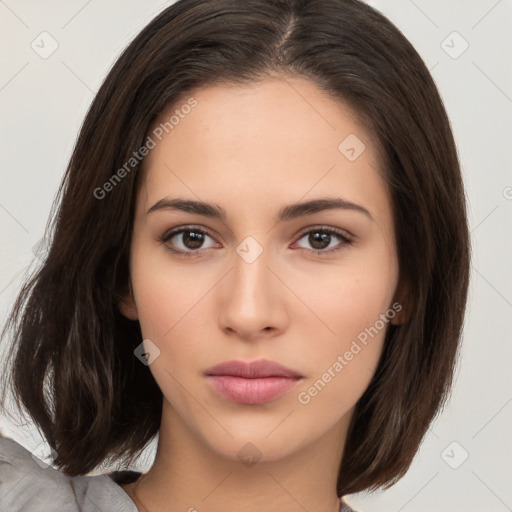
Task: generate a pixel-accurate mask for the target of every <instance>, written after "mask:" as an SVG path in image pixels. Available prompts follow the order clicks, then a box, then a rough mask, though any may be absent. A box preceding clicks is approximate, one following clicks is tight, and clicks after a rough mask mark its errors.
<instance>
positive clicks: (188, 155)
mask: <svg viewBox="0 0 512 512" xmlns="http://www.w3.org/2000/svg"><path fill="white" fill-rule="evenodd" d="M60 193H61V195H60V198H59V206H58V211H57V213H56V216H55V223H54V226H53V231H52V234H51V244H50V249H49V252H48V255H47V258H46V260H45V261H44V263H43V265H42V267H41V269H40V270H39V271H38V272H37V273H36V274H35V275H34V277H33V278H32V279H31V281H30V282H28V283H27V284H26V285H25V286H24V288H23V289H22V291H21V294H20V296H19V298H18V301H17V303H16V305H15V308H14V310H13V314H12V316H11V318H10V322H9V324H8V325H7V330H9V331H11V332H12V339H13V351H12V352H11V354H12V355H11V357H10V362H11V363H12V374H11V380H12V390H13V392H14V396H15V398H16V399H17V401H18V403H19V404H20V406H23V407H24V408H25V409H26V410H27V411H28V412H29V414H30V416H31V418H33V420H34V421H35V422H36V424H37V425H38V426H39V427H40V429H41V431H42V432H43V434H44V436H45V438H46V440H47V441H48V443H49V444H50V446H51V447H52V449H53V450H55V459H54V461H53V464H54V466H55V468H57V469H59V470H60V471H57V469H53V468H41V467H40V465H39V464H38V463H37V461H34V460H32V458H31V457H30V456H29V454H28V452H26V450H24V449H23V448H22V447H21V446H19V445H17V443H14V441H12V440H8V439H6V438H4V439H3V440H2V441H1V443H0V481H3V482H4V483H3V484H2V487H0V489H2V490H0V505H2V506H5V507H6V510H11V509H12V510H16V507H18V509H19V508H21V505H22V504H23V506H25V505H26V503H29V504H30V505H31V506H32V507H33V508H34V509H37V510H54V509H58V510H60V508H58V507H57V508H55V506H56V505H55V503H56V500H60V501H59V506H60V507H62V508H61V509H62V510H78V509H80V508H79V507H82V508H81V509H84V510H88V509H90V510H97V509H100V510H132V511H135V510H141V511H149V512H157V511H164V510H207V511H217V510H223V511H228V512H229V511H230V510H235V509H236V510H238V509H239V508H240V506H243V507H244V509H245V510H266V511H273V510H280V511H282V510H286V511H295V510H297V511H298V510H304V509H305V510H309V511H318V512H319V511H331V510H332V511H333V512H334V511H336V510H350V508H349V506H348V505H347V504H346V502H344V500H343V497H344V496H345V495H347V494H350V493H355V492H359V491H363V490H366V489H376V488H379V487H386V486H389V485H392V484H393V483H395V482H396V481H397V480H398V479H399V478H400V477H401V476H403V475H404V474H405V472H406V471H407V469H408V467H409V465H410V463H411V461H412V459H413V457H414V455H415V453H416V451H417V449H418V446H419V444H420V443H421V440H422V439H423V437H424V435H425V432H426V431H427V429H428V426H429V424H430V422H431V421H432V419H433V417H434V416H435V415H436V413H437V412H438V411H439V409H440V407H441V406H442V404H443V402H444V400H445V398H446V395H447V392H448V390H449V388H450V384H451V380H452V374H453V368H454V364H455V360H456V355H457V351H458V346H459V341H460V336H461V328H462V322H463V317H464V308H465V303H466V294H467V288H468V274H469V244H468V229H467V221H466V210H465V199H464V190H463V184H462V180H461V175H460V169H459V164H458V160H457V155H456V150H455V145H454V141H453V137H452V134H451V131H450V126H449V122H448V119H447V116H446V112H445V110H444V107H443V104H442V101H441V99H440V97H439V94H438V92H437V90H436V87H435V85H434V83H433V80H432V78H431V76H430V74H429V73H428V70H427V69H426V67H425V65H424V64H423V62H422V60H421V58H420V57H419V56H418V54H417V53H416V51H415V50H414V49H413V48H412V46H411V45H410V43H409V42H408V41H407V40H406V39H405V38H404V36H403V35H402V34H401V33H400V32H399V31H398V30H397V29H396V27H394V26H393V25H392V24H391V23H390V22H389V21H388V20H387V19H386V18H385V17H383V16H382V15H381V14H379V13H378V12H376V11H375V10H373V9H372V8H370V7H368V6H367V5H365V4H364V3H361V2H359V1H357V0H322V1H305V0H288V1H286V0H275V1H263V0H250V1H247V2H231V1H228V0H215V1H211V0H210V1H207V0H180V1H178V2H177V3H175V4H173V5H172V6H170V7H169V8H167V9H166V10H165V11H163V12H162V13H161V14H160V15H159V16H157V17H156V18H155V19H154V20H153V21H152V22H151V23H150V24H149V25H148V26H147V27H146V28H145V29H144V30H143V31H142V32H141V33H140V34H139V35H138V36H137V37H136V38H135V40H134V41H133V42H132V43H131V44H130V45H129V47H128V48H127V49H126V50H125V51H124V53H123V54H122V55H121V57H120V58H119V59H118V61H117V62H116V64H115V65H114V67H113V68H112V70H111V72H110V73H109V75H108V76H107V78H106V80H105V82H104V84H103V85H102V87H101V88H100V90H99V92H98V94H97V96H96V98H95V100H94V102H93V104H92V106H91V108H90V111H89V113H88V115H87V117H86V119H85V122H84V125H83V127H82V130H81V132H80V135H79V138H78V142H77V144H76V147H75V150H74V153H73V156H72V158H71V161H70V164H69V167H68V170H67V173H66V175H65V178H64V181H63V185H62V187H61V189H60ZM6 382H7V381H6ZM156 434H158V447H157V453H156V458H155V461H154V464H153V465H152V467H151V469H150V470H149V471H148V472H147V473H145V474H144V475H141V474H140V473H136V472H133V471H132V472H114V473H107V474H104V475H99V476H85V475H87V474H88V473H90V472H91V471H93V470H95V469H97V468H98V467H99V466H100V465H101V464H105V463H106V462H119V461H123V462H124V463H125V464H127V465H128V464H129V463H130V462H131V461H133V460H134V458H135V456H136V455H137V454H139V453H140V451H141V450H142V449H143V448H144V447H145V446H146V445H147V444H148V443H149V442H150V441H151V440H152V439H153V438H154V437H155V435H156ZM2 458H3V460H4V461H6V462H7V463H4V464H3V465H2V463H1V459H2ZM27 475H28V476H27ZM22 477H23V478H22ZM9 482H10V483H9ZM23 482H25V483H23ZM34 482H36V483H37V489H39V490H38V491H37V492H33V491H32V490H31V489H34V488H36V487H34ZM52 506H53V507H54V508H52ZM9 507H10V508H9ZM37 507H39V508H37ZM66 507H67V508H66ZM73 507H75V508H73ZM87 507H89V508H87ZM93 507H96V508H93ZM2 510H3V508H2Z"/></svg>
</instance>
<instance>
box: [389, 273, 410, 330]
mask: <svg viewBox="0 0 512 512" xmlns="http://www.w3.org/2000/svg"><path fill="white" fill-rule="evenodd" d="M395 304H396V307H395V306H394V307H393V309H394V310H395V312H396V314H395V316H394V318H392V319H391V324H392V325H402V324H405V323H407V322H408V321H409V318H410V317H411V313H412V300H411V290H410V286H409V284H408V283H406V282H405V281H402V280H400V283H399V284H398V286H397V289H396V291H395V296H394V298H393V305H395Z"/></svg>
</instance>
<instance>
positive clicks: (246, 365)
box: [205, 359, 303, 379]
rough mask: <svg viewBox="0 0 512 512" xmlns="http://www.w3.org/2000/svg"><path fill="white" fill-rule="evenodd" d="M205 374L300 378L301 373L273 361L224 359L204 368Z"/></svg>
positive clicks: (250, 377)
mask: <svg viewBox="0 0 512 512" xmlns="http://www.w3.org/2000/svg"><path fill="white" fill-rule="evenodd" d="M205 373H206V375H227V376H233V377H243V378H246V379H258V378H264V377H288V378H301V377H303V375H301V374H300V373H297V372H295V371H293V370H291V369H290V368H286V366H283V365H281V364H279V363H276V362H274V361H267V360H266V359H260V360H258V361H226V362H224V363H220V364H217V365H215V366H213V367H212V368H209V369H208V370H206V372H205Z"/></svg>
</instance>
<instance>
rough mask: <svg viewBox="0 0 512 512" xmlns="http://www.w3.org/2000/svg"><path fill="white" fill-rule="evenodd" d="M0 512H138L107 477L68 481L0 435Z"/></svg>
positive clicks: (79, 478)
mask: <svg viewBox="0 0 512 512" xmlns="http://www.w3.org/2000/svg"><path fill="white" fill-rule="evenodd" d="M0 511H1V512H139V511H138V509H137V507H136V506H135V504H134V503H133V501H132V500H131V499H130V497H129V496H128V494H126V493H125V492H124V490H123V489H122V488H121V487H120V486H119V485H118V484H117V483H115V482H114V480H113V479H112V478H111V477H109V476H107V475H98V476H77V477H68V476H66V475H64V474H63V473H61V472H60V471H58V470H56V469H54V468H52V467H51V466H46V467H44V463H43V462H41V461H40V462H39V463H38V462H36V459H34V458H33V457H32V454H31V453H30V452H29V451H28V450H27V449H25V448H24V447H23V446H21V445H20V444H19V443H17V442H16V441H14V440H13V439H10V438H7V437H5V436H2V435H1V434H0Z"/></svg>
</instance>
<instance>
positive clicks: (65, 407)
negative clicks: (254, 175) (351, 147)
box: [4, 0, 470, 496]
mask: <svg viewBox="0 0 512 512" xmlns="http://www.w3.org/2000/svg"><path fill="white" fill-rule="evenodd" d="M279 75H281V76H296V77H303V78H306V79H309V80H311V81H313V82H314V83H316V84H317V85H318V86H319V87H320V88H322V89H323V90H325V91H327V92H328V93H329V94H330V95H332V97H334V98H336V99H338V100H340V101H343V102H346V103H347V104H348V105H350V106H351V107H352V108H353V109H354V110H355V111H356V112H357V113H358V114H359V115H360V116H361V119H362V120H363V121H364V122H365V123H366V124H367V126H368V128H369V129H370V130H371V131H372V133H373V134H375V135H376V138H377V140H378V141H379V142H380V144H381V146H382V148H383V153H384V161H383V162H382V172H383V174H384V177H385V179H386V181H387V183H388V184H389V188H390V193H391V199H392V203H393V213H394V223H395V226H396V240H397V253H398V261H399V266H400V283H401V287H402V289H403V290H408V295H407V302H406V306H407V309H408V310H409V317H408V321H407V322H406V323H405V324H403V325H400V326H394V325H390V326H389V330H388V332H387V334H386V340H385V345H384V351H383V354H382V357H381V360H380V364H379V367H378V369H377V372H376V374H375V375H374V378H373V380H372V382H371V384H370V386H369V387H368V389H367V390H366V392H365V393H364V395H363V396H362V398H361V399H360V400H359V402H358V404H357V406H356V410H355V413H354V416H353V419H352V423H351V428H350V430H349V435H348V438H347V440H346V444H345V448H344V455H343V460H342V464H341V468H340V472H339V475H338V494H339V495H340V496H341V495H344V494H348V493H353V492H358V491H361V490H364V489H371V488H377V487H380V486H387V485H391V484H392V483H394V482H395V481H396V480H397V479H399V478H400V477H401V476H402V475H403V474H404V473H405V472H406V470H407V469H408V467H409V465H410V463H411V461H412V459H413V457H414V454H415V453H416V451H417V449H418V446H419V444H420V442H421V440H422V439H423V437H424V435H425V433H426V431H427V428H428V426H429V424H430V422H431V421H432V419H433V418H434V416H435V415H436V414H437V413H438V411H439V409H440V407H441V406H442V405H443V403H444V401H445V399H446V396H447V392H448V390H449V388H450V385H451V382H452V376H453V372H454V365H455V361H456V355H457V350H458V346H459V341H460V337H461V330H462V324H463V318H464V311H465V304H466V295H467V288H468V275H469V259H470V254H469V235H468V227H467V220H466V206H465V196H464V189H463V184H462V179H461V173H460V169H459V163H458V159H457V153H456V149H455V145H454V140H453V137H452V133H451V130H450V125H449V121H448V119H447V115H446V112H445V109H444V107H443V104H442V101H441V98H440V96H439V94H438V91H437V89H436V87H435V84H434V82H433V80H432V78H431V76H430V74H429V72H428V70H427V68H426V67H425V65H424V63H423V61H422V60H421V58H420V57H419V55H418V54H417V52H416V51H415V50H414V49H413V47H412V46H411V44H410V43H409V42H408V41H407V40H406V38H405V37H404V36H403V35H402V33H401V32H400V31H399V30H398V29H397V28H396V27H395V26H394V25H393V24H392V23H391V22H390V21H389V20H388V19H387V18H385V17H384V16H383V15H381V14H380V13H378V12H377V11H375V10H373V9H372V8H371V7H369V6H367V5H366V4H364V3H362V2H360V1H358V0H246V1H243V2H238V1H234V0H180V1H178V2H176V3H175V4H173V5H171V6H170V7H168V8H167V9H165V10H164V11H163V12H162V13H161V14H159V15H158V16H157V17H156V18H155V19H154V20H153V21H152V22H151V23H150V24H149V25H148V26H146V27H145V28H144V29H143V30H142V32H141V33H140V34H139V35H138V36H137V37H136V38H135V39H134V40H133V42H132V43H131V44H130V45H129V46H128V47H127V48H126V50H125V51H124V52H123V54H122V55H121V56H120V57H119V59H118V60H117V62H116V63H115V65H114V66H113V68H112V70H111V71H110V73H109V74H108V76H107V78H106V79H105V81H104V83H103V84H102V86H101V88H100V90H99V91H98V94H97V95H96V97H95V99H94V101H93V103H92V105H91V107H90V110H89V112H88V114H87V116H86V118H85V121H84V124H83V126H82V128H81V131H80V135H79V137H78V141H77V143H76V146H75V149H74V152H73V155H72V158H71V161H70V163H69V166H68V169H67V171H66V174H65V176H64V179H63V182H62V185H61V188H60V189H59V194H58V196H57V199H56V203H55V204H57V200H58V205H59V206H58V210H56V213H55V214H54V215H53V223H52V224H51V225H49V228H48V229H49V230H50V227H51V235H52V236H51V243H49V252H48V255H47V257H46V259H45V260H44V261H43V263H42V265H41V268H40V269H38V271H37V272H36V273H35V274H34V275H33V276H32V277H31V279H30V280H29V281H28V282H27V283H26V284H25V285H24V286H23V288H22V290H21V292H20V295H19V297H18V299H17V301H16V303H15V306H14V308H13V311H12V313H11V316H10V319H9V322H8V323H7V326H6V328H5V331H4V334H5V333H6V332H7V331H12V334H13V341H14V350H13V351H12V353H11V359H10V360H9V361H11V360H12V370H11V373H10V377H11V379H10V380H11V382H10V385H11V388H12V391H13V393H14V396H15V398H16V400H17V402H18V403H19V404H20V405H23V407H24V408H25V409H26V410H27V411H28V412H29V414H30V416H31V417H32V418H33V420H34V421H35V423H36V425H37V426H38V427H39V428H40V429H41V431H42V433H43V435H44V436H45V438H46V439H47V441H48V442H49V444H50V445H51V447H52V448H53V449H54V450H56V451H57V453H58V457H57V458H56V460H55V461H54V463H55V464H56V465H57V467H59V468H60V469H61V470H62V471H63V472H64V473H66V474H68V475H78V474H85V473H88V472H90V471H91V470H93V469H94V468H96V467H97V466H98V465H99V464H100V463H102V462H104V461H105V460H106V459H107V458H111V460H116V459H121V458H123V457H127V460H133V457H134V456H136V455H137V454H138V453H140V451H141V450H142V449H143V448H144V447H145V446H146V445H147V443H148V442H149V441H150V440H151V439H152V438H153V437H154V436H155V435H156V434H157V432H158V429H159V426H160V419H161V407H162V393H161V391H160V389H159V388H158V386H157V384H156V382H155V380H154V379H153V377H152V375H151V372H150V370H149V368H148V367H147V366H144V365H142V364H141V363H140V362H139V361H138V360H137V359H136V357H134V354H133V351H134V349H135V347H136V346H138V345H139V344H140V342H141V340H142V335H141V331H140V327H139V324H138V322H134V321H130V320H128V319H126V318H125V317H123V316H122V315H121V314H120V312H119V310H118V305H117V304H118V300H119V297H121V296H123V295H124V294H125V293H126V291H127V286H128V282H129V271H128V258H129V248H130V241H131V233H132V229H133V214H134V202H135V193H136V189H137V176H138V174H139V173H137V168H138V167H139V166H136V167H135V168H134V170H133V171H132V172H129V173H127V174H126V176H124V177H123V179H122V180H120V181H119V182H118V183H116V186H115V187H113V190H112V191H111V192H110V193H109V195H108V197H107V198H105V199H98V198H97V197H96V194H94V190H97V188H98V187H101V186H102V185H103V184H104V183H105V182H107V181H108V180H109V179H111V178H112V175H113V173H115V172H116V170H117V169H119V168H121V167H122V166H123V164H124V163H125V162H127V161H128V160H129V158H130V157H131V156H132V154H133V152H134V151H137V150H138V149H139V148H140V147H141V146H143V144H144V142H145V140H146V137H147V134H148V130H149V128H150V126H152V123H154V122H155V120H156V119H158V117H159V116H160V115H161V114H162V113H163V112H164V111H166V110H167V109H168V108H169V106H171V105H174V104H176V102H177V101H178V99H180V98H182V97H184V95H185V94H186V93H187V92H190V91H193V90H194V89H195V88H200V87H208V86H211V85H214V84H222V83H226V84H228V83H237V84H246V83H250V82H254V81H257V80H260V79H264V78H265V77H270V76H279ZM4 388H5V383H4ZM20 410H21V409H20Z"/></svg>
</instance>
